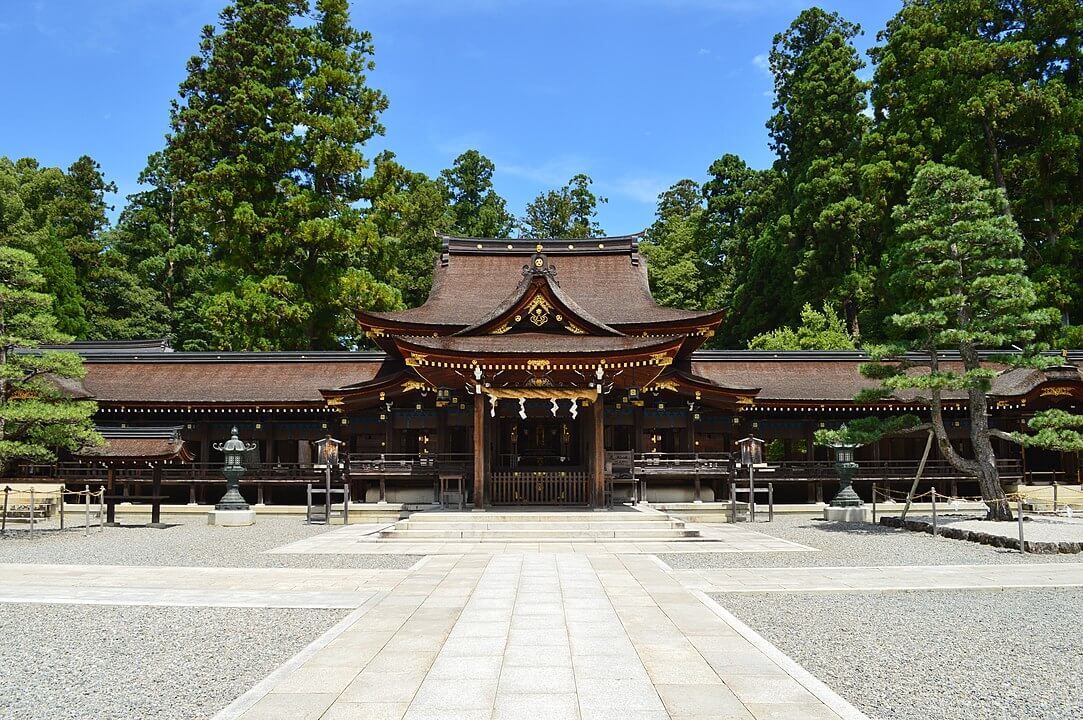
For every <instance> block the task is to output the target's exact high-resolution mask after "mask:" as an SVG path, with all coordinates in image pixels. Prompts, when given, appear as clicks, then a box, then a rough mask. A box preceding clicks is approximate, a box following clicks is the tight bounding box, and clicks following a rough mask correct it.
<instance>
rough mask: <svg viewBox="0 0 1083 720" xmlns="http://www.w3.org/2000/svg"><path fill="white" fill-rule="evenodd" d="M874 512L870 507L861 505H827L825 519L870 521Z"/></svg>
mask: <svg viewBox="0 0 1083 720" xmlns="http://www.w3.org/2000/svg"><path fill="white" fill-rule="evenodd" d="M871 517H872V513H871V512H870V511H869V508H867V507H865V506H861V507H825V508H824V520H838V521H840V522H869V520H870V518H871Z"/></svg>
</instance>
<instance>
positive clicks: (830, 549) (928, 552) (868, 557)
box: [660, 515, 1083, 569]
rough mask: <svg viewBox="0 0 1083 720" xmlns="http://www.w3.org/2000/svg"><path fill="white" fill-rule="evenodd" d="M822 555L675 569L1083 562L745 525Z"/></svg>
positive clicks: (869, 532) (877, 534)
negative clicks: (811, 549)
mask: <svg viewBox="0 0 1083 720" xmlns="http://www.w3.org/2000/svg"><path fill="white" fill-rule="evenodd" d="M740 527H741V528H750V529H755V530H757V531H759V532H762V533H766V534H767V535H774V536H775V537H779V538H782V539H784V540H791V541H793V542H796V543H800V544H802V545H807V546H808V547H812V548H816V549H817V550H819V551H820V552H777V553H670V554H665V555H661V556H660V557H661V558H662V560H664V561H665V562H666V563H668V564H669V565H670V566H671V567H674V568H680V569H694V568H706V567H863V566H878V565H979V564H987V565H988V564H994V565H999V564H1008V563H1036V562H1083V554H1080V555H1021V554H1019V553H1018V552H1016V551H1011V550H1006V549H1004V548H992V547H989V546H987V545H978V544H976V543H970V542H963V541H960V540H948V539H946V538H939V537H938V538H934V537H933V536H932V535H927V534H925V533H916V532H911V531H909V530H897V529H895V528H886V527H883V526H881V525H871V524H866V523H837V522H824V521H823V520H817V519H815V518H812V517H809V516H796V517H795V516H786V515H782V516H779V515H776V516H775V521H774V522H771V523H755V524H753V525H741V526H740Z"/></svg>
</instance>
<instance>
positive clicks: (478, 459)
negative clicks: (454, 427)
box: [474, 393, 486, 510]
mask: <svg viewBox="0 0 1083 720" xmlns="http://www.w3.org/2000/svg"><path fill="white" fill-rule="evenodd" d="M485 448H486V445H485V396H484V395H482V394H481V393H477V394H475V395H474V509H475V510H482V509H484V508H485V454H486V453H485Z"/></svg>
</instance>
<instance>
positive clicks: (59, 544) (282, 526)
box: [0, 515, 420, 568]
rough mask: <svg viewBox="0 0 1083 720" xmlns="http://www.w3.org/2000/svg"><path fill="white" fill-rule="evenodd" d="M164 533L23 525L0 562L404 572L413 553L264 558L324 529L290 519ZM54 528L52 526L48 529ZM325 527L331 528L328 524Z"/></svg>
mask: <svg viewBox="0 0 1083 720" xmlns="http://www.w3.org/2000/svg"><path fill="white" fill-rule="evenodd" d="M162 521H163V522H165V523H171V524H172V523H175V525H174V526H173V527H169V528H166V529H164V530H157V529H154V528H148V527H142V526H124V527H112V528H110V527H107V528H105V529H104V531H102V532H98V530H97V528H91V530H90V535H89V536H84V535H83V530H82V528H78V529H68V530H63V531H61V530H56V529H52V530H44V531H43V532H41V533H40V534H39V533H37V532H35V538H34V539H33V540H31V539H30V537H29V533H28V532H27V531H26V529H25V527H26V526H25V525H23V526H21V527H20V529H17V530H12V528H11V526H9V527H8V533H6V534H4V535H0V562H12V563H15V562H18V563H59V564H74V565H157V566H161V565H179V566H209V567H304V568H407V567H410V566H411V565H413V564H414V563H416V562H417V561H418V560H419V559H420V558H419V557H418V556H416V555H303V554H292V553H291V554H288V555H282V554H277V553H276V554H273V555H271V554H265V553H264V551H265V550H271V549H273V548H276V547H279V546H280V545H285V544H286V543H290V542H293V541H295V540H302V539H304V538H307V537H311V536H313V535H317V534H319V533H322V532H327V531H328V528H327V527H326V526H322V525H306V524H305V523H304V521H303V520H302V519H300V518H296V517H275V516H261V517H260V518H259V519H257V520H256V524H255V525H250V526H248V527H239V528H223V527H215V526H212V525H208V524H207V519H206V518H205V517H203V516H202V515H198V516H192V515H163V516H162ZM53 527H54V528H55V525H54V526H53ZM331 529H334V526H332V528H331Z"/></svg>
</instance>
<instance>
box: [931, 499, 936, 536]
mask: <svg viewBox="0 0 1083 720" xmlns="http://www.w3.org/2000/svg"><path fill="white" fill-rule="evenodd" d="M931 492H932V494H933V537H936V488H935V487H934V488H933V489H932V491H931Z"/></svg>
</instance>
